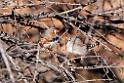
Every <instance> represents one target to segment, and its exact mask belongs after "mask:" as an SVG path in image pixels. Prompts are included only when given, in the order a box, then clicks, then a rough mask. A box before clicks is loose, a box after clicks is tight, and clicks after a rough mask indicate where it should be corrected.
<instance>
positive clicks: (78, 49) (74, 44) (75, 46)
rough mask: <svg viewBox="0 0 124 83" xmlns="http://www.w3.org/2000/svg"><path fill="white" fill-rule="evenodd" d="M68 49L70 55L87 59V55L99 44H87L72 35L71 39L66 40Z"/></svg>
mask: <svg viewBox="0 0 124 83" xmlns="http://www.w3.org/2000/svg"><path fill="white" fill-rule="evenodd" d="M66 40H67V42H66V49H67V51H68V52H69V53H71V54H73V55H74V56H81V57H85V55H86V54H87V53H89V52H90V51H91V50H92V49H93V48H94V47H95V46H97V45H99V43H98V42H97V43H95V44H87V45H86V44H85V43H84V42H83V41H82V40H81V39H80V38H78V37H77V36H75V35H71V36H70V37H69V38H66Z"/></svg>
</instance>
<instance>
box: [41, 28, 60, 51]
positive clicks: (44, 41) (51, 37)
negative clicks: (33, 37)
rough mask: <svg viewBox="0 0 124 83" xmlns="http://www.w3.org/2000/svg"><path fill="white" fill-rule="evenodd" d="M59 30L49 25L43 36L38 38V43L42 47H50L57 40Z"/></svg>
mask: <svg viewBox="0 0 124 83" xmlns="http://www.w3.org/2000/svg"><path fill="white" fill-rule="evenodd" d="M58 33H59V30H58V29H56V28H55V27H51V28H48V29H46V30H45V37H43V38H41V39H40V40H39V45H40V46H41V47H42V48H49V49H51V48H52V47H53V46H55V44H56V43H57V42H58V40H59V35H58Z"/></svg>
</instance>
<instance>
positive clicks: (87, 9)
mask: <svg viewBox="0 0 124 83" xmlns="http://www.w3.org/2000/svg"><path fill="white" fill-rule="evenodd" d="M113 1H114V2H113V3H112V2H111V1H107V0H105V1H103V0H89V1H84V2H79V1H76V0H74V1H73V2H70V1H69V0H67V2H65V1H64V0H60V2H58V1H57V0H54V1H53V0H26V1H25V2H24V1H22V2H20V1H18V0H5V1H1V4H0V23H1V28H0V39H1V40H2V41H3V42H5V43H6V44H5V43H4V45H5V47H4V45H2V43H3V42H2V41H1V44H0V47H1V50H0V68H1V70H0V82H12V83H16V82H21V81H23V82H24V83H34V82H36V83H43V82H45V83H55V82H57V83H60V82H63V83H67V82H69V83H79V82H86V83H89V82H91V81H92V82H94V83H95V82H97V81H102V82H105V83H106V82H108V83H111V82H113V81H114V82H118V83H119V82H120V79H121V78H120V77H119V76H116V73H117V72H116V71H114V70H122V71H123V69H124V68H123V65H122V63H121V62H120V63H118V62H115V61H118V60H119V58H121V59H122V60H123V56H124V51H123V50H124V49H123V46H120V45H119V44H114V43H116V42H112V41H111V40H109V39H108V37H109V36H111V35H113V37H114V38H115V39H116V41H120V42H124V40H123V35H124V26H123V23H124V20H123V17H124V16H123V10H124V9H123V7H124V5H123V4H121V2H122V1H121V0H119V1H120V2H119V1H118V2H117V3H118V4H119V5H117V6H113V5H114V3H116V1H117V0H113ZM100 2H101V3H100ZM107 3H109V4H110V8H108V9H104V8H105V7H104V6H105V4H107ZM98 4H102V5H101V7H100V5H98ZM92 7H93V8H94V10H92ZM108 7H109V6H108ZM22 9H26V11H28V13H20V12H19V13H18V10H22ZM101 9H102V10H101ZM2 10H11V11H10V12H8V11H5V12H1V11H2ZM29 11H30V12H29ZM115 11H116V12H115ZM82 12H83V13H82ZM85 13H86V15H84V14H85ZM48 19H50V20H48ZM58 21H59V22H60V23H61V24H62V27H59V26H60V25H59V26H58V25H57V24H59V22H58ZM7 24H10V25H11V27H12V33H18V34H17V35H18V36H15V35H14V34H11V35H8V33H9V32H8V31H4V29H5V28H6V27H5V26H4V25H7ZM51 25H53V26H51ZM22 26H23V31H24V32H21V30H22ZM27 27H29V28H27ZM9 28H10V27H7V29H9ZM49 28H58V29H60V34H58V35H57V36H59V37H60V38H58V42H57V44H55V45H54V46H53V48H48V49H47V48H45V47H40V45H39V40H40V39H44V38H46V35H44V34H45V30H47V29H49ZM14 29H15V31H14ZM33 29H35V30H37V32H36V33H38V35H36V36H34V35H32V34H31V33H32V32H35V30H33ZM19 30H20V31H19ZM75 31H77V33H75ZM6 32H7V33H6ZM22 33H23V34H22ZM20 34H21V35H20ZM68 35H76V36H77V37H79V38H81V39H84V41H85V44H88V43H91V44H92V43H96V42H99V44H100V45H99V46H98V47H97V49H98V50H97V49H93V52H94V53H92V52H89V54H87V56H86V57H83V59H82V58H80V57H71V56H70V55H73V54H71V53H70V55H69V54H68V53H66V51H65V50H66V49H65V50H63V49H62V47H64V46H65V45H66V43H67V41H66V40H65V39H64V36H68ZM118 35H119V36H118ZM25 36H28V37H25ZM33 36H34V38H36V37H38V39H37V40H36V41H35V42H33V41H34V40H35V39H34V40H33ZM16 37H19V38H16ZM21 38H22V39H21ZM26 38H27V39H26ZM31 38H32V39H31ZM63 42H64V43H63ZM122 44H123V43H122ZM102 51H105V52H107V53H106V54H105V53H103V52H102ZM90 53H91V54H90ZM114 57H116V60H115V59H113V60H115V61H109V60H108V59H109V58H114ZM72 59H73V60H72ZM120 64H121V65H122V66H119V65H120ZM99 69H100V72H97V73H98V74H100V75H101V77H97V78H95V79H94V78H92V79H90V80H89V79H86V78H88V77H85V76H87V75H83V74H82V72H84V71H85V72H86V71H88V72H90V71H91V70H92V71H93V72H95V70H99ZM102 71H103V72H104V73H101V72H102ZM122 71H121V74H123V72H122ZM109 74H110V75H109ZM95 75H96V72H95V74H94V76H95ZM94 76H93V77H94ZM90 77H91V76H90ZM121 81H123V79H121Z"/></svg>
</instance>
